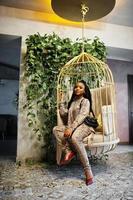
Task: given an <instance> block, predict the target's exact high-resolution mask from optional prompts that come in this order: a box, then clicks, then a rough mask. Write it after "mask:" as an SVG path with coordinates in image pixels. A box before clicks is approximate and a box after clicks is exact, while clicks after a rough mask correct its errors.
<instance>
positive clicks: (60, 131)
mask: <svg viewBox="0 0 133 200" xmlns="http://www.w3.org/2000/svg"><path fill="white" fill-rule="evenodd" d="M65 128H66V127H65V126H55V127H54V128H53V134H54V136H55V138H56V142H57V144H56V161H57V164H58V165H60V160H61V156H62V151H63V150H64V151H65V153H66V154H67V152H69V151H70V148H69V143H68V142H67V141H66V139H65V138H64V130H65Z"/></svg>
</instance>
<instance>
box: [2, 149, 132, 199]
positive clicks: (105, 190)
mask: <svg viewBox="0 0 133 200" xmlns="http://www.w3.org/2000/svg"><path fill="white" fill-rule="evenodd" d="M129 148H131V147H129ZM118 149H119V148H118ZM127 149H128V148H127ZM127 149H126V151H123V148H122V147H121V149H120V150H118V151H114V152H113V153H111V154H109V159H108V160H107V161H106V162H105V161H99V162H98V163H97V164H92V170H93V173H94V178H95V181H94V184H92V185H91V186H86V185H85V183H84V175H83V171H82V167H81V166H80V164H79V162H78V161H74V162H72V163H71V164H69V165H68V166H65V167H60V168H59V167H57V166H56V165H51V166H49V165H46V164H38V165H34V166H21V167H18V166H17V165H16V164H15V161H14V160H13V159H11V158H2V157H1V159H0V200H54V199H55V200H56V199H58V200H133V146H132V148H131V149H130V151H128V150H127Z"/></svg>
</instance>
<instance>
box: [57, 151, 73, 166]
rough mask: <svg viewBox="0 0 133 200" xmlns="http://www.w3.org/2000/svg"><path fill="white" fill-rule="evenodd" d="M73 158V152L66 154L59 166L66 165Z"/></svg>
mask: <svg viewBox="0 0 133 200" xmlns="http://www.w3.org/2000/svg"><path fill="white" fill-rule="evenodd" d="M74 157H75V153H74V152H72V151H71V152H69V153H67V154H66V156H65V158H64V159H63V160H62V161H61V162H60V165H67V164H68V163H69V162H70V161H71V160H72V159H73V158H74Z"/></svg>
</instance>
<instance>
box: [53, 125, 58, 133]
mask: <svg viewBox="0 0 133 200" xmlns="http://www.w3.org/2000/svg"><path fill="white" fill-rule="evenodd" d="M53 134H54V135H56V134H57V126H55V127H54V128H53Z"/></svg>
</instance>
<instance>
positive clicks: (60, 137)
mask: <svg viewBox="0 0 133 200" xmlns="http://www.w3.org/2000/svg"><path fill="white" fill-rule="evenodd" d="M89 111H90V102H89V100H88V99H86V98H84V97H81V98H79V99H75V100H74V101H73V102H72V104H71V106H70V108H69V110H68V109H66V108H65V107H64V104H61V105H60V115H61V116H62V117H63V116H65V115H68V123H67V126H56V127H54V129H53V133H54V135H55V137H56V140H57V150H56V159H57V163H58V164H59V163H60V159H61V155H62V151H63V149H66V150H67V148H68V147H69V143H68V141H67V140H66V138H65V137H64V130H65V129H66V128H70V129H71V130H72V131H73V134H72V136H71V138H70V139H69V141H70V142H71V144H72V145H73V146H74V149H75V150H76V152H77V153H78V155H79V158H80V161H81V163H82V165H83V167H84V168H90V164H89V160H88V156H87V152H86V149H85V146H84V143H83V139H84V138H85V137H87V136H88V135H90V134H91V133H95V132H94V129H93V128H91V127H89V126H87V125H85V124H84V123H82V122H83V120H84V119H85V117H86V116H88V115H89Z"/></svg>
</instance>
